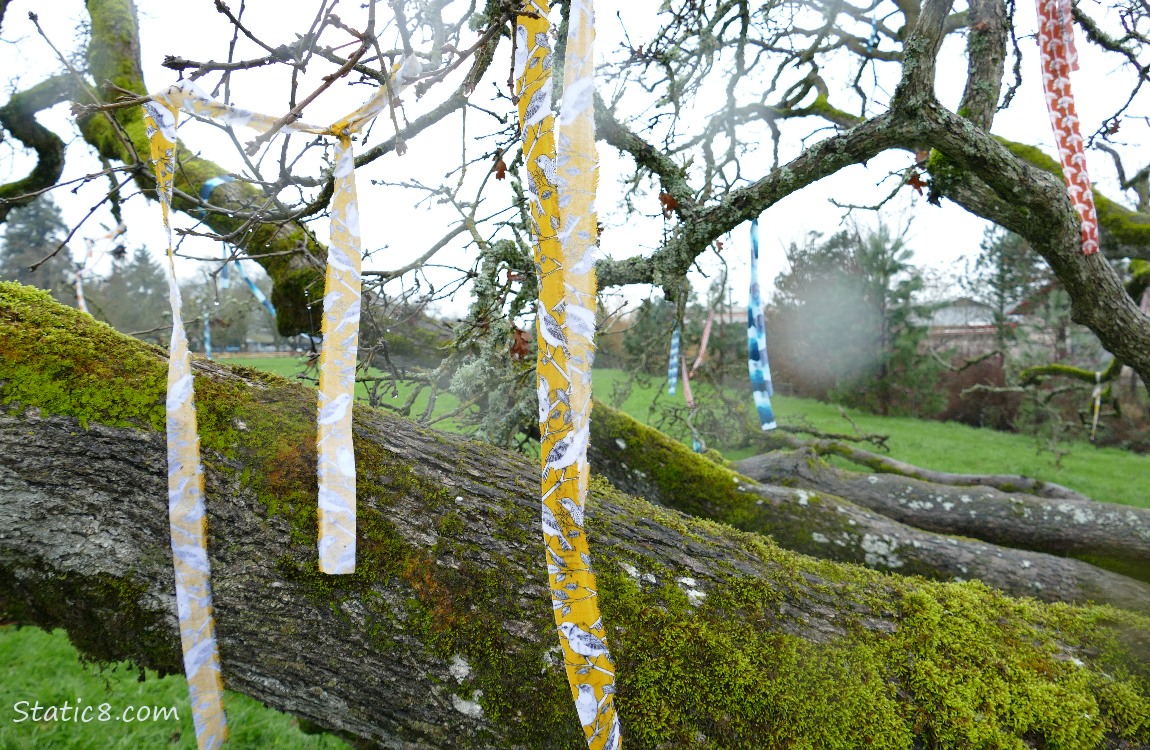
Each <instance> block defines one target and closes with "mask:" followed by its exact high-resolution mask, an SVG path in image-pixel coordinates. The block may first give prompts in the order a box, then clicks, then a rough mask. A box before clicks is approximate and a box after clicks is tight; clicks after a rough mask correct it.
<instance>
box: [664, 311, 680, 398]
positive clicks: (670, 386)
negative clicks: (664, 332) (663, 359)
mask: <svg viewBox="0 0 1150 750" xmlns="http://www.w3.org/2000/svg"><path fill="white" fill-rule="evenodd" d="M678 383H679V326H675V332H674V333H672V334H671V357H670V359H669V360H668V361H667V393H668V394H669V395H671V396H674V395H675V386H677V385H678Z"/></svg>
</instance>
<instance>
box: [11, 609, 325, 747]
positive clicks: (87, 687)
mask: <svg viewBox="0 0 1150 750" xmlns="http://www.w3.org/2000/svg"><path fill="white" fill-rule="evenodd" d="M0 673H2V674H3V675H4V679H3V680H0V750H54V749H55V748H70V749H71V748H77V749H80V748H83V749H88V748H90V749H91V750H120V749H122V750H152V749H153V748H186V749H188V750H195V747H196V735H195V731H194V730H193V729H192V714H191V710H190V709H189V707H188V687H187V682H186V681H185V680H184V678H183V677H181V676H178V675H171V676H168V677H164V678H162V679H161V678H159V677H157V676H156V674H155V673H148V674H147V676H146V679H145V680H144V681H143V682H140V681H139V672H138V671H136V670H134V669H131V668H130V667H129V666H128V665H127V664H121V665H117V666H115V667H108V666H102V667H101V666H94V665H86V666H82V665H81V664H80V663H79V656H78V654H77V653H76V650H75V649H74V648H72V644H71V643H70V642H69V641H68V637H67V636H66V635H65V634H64V632H63V631H60V630H58V631H56V632H54V633H46V632H44V631H43V630H40V629H38V628H20V629H17V628H15V627H11V626H9V627H0ZM24 701H27V704H25V703H24ZM37 701H38V702H39V703H40V705H41V706H42V707H47V706H57V707H59V708H58V709H57V719H59V718H60V709H61V708H62V707H63V706H64V703H65V701H66V702H67V703H68V704H69V705H70V706H73V707H75V706H91V707H93V710H92V711H91V712H90V714H89V718H91V719H92V721H89V722H87V723H85V722H83V721H61V720H57V721H33V720H32V716H31V711H32V707H33V704H35V703H36V702H37ZM101 704H108V708H109V711H108V716H110V717H111V718H112V720H109V721H99V720H98V718H99V707H100V705H101ZM225 705H226V710H227V712H228V723H229V725H230V728H231V741H230V742H229V743H228V747H229V748H236V750H239V749H240V748H250V749H251V750H264V749H265V748H276V749H277V750H280V749H283V750H336V749H337V748H346V747H347V745H346V744H345V743H344V742H343V741H342V740H339V739H337V738H335V737H333V736H331V735H307V734H304V733H303V732H301V731H300V730H299V728H298V726H296V721H295V719H293V718H292V717H290V716H288V715H287V714H282V713H280V712H278V711H273V710H272V709H270V708H267V707H265V706H263V705H262V704H260V703H259V702H257V701H254V700H252V699H251V698H248V697H246V696H243V695H239V694H236V693H228V694H227V697H226V698H225ZM129 706H131V707H132V709H131V711H130V712H127V713H128V715H129V717H130V718H136V717H141V716H143V715H145V713H148V714H150V713H152V707H155V708H160V709H164V710H165V713H164V714H162V715H161V716H162V718H160V719H158V720H148V721H132V722H124V721H117V720H115V719H116V718H118V717H120V716H121V715H122V714H124V713H125V709H127V708H128V707H129ZM144 707H147V708H148V710H147V712H145V711H144V710H143V708H144ZM173 708H174V709H175V714H176V716H178V717H179V718H178V720H177V719H176V718H174V717H172V716H171V714H170V713H168V712H167V709H173ZM40 715H41V716H42V715H43V714H42V713H41V714H40ZM69 718H71V714H69ZM21 719H23V721H21Z"/></svg>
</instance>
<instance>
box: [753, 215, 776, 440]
mask: <svg viewBox="0 0 1150 750" xmlns="http://www.w3.org/2000/svg"><path fill="white" fill-rule="evenodd" d="M747 368H748V369H749V370H750V373H751V393H752V395H753V396H754V399H755V408H756V409H758V411H759V422H760V424H761V425H762V428H763V429H764V430H773V429H775V427H777V426H778V425H776V424H775V411H774V409H772V408H771V394H772V393H774V387H773V386H772V385H771V365H770V362H768V361H767V325H766V322H765V321H764V320H763V301H762V297H761V296H760V294H759V220H758V219H751V299H750V301H749V302H748V303H747Z"/></svg>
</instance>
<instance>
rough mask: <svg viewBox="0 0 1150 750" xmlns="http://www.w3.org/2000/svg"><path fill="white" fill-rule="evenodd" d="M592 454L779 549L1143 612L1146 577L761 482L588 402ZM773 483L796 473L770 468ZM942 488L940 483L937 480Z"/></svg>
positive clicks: (1148, 588) (657, 492)
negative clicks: (766, 538) (776, 473)
mask: <svg viewBox="0 0 1150 750" xmlns="http://www.w3.org/2000/svg"><path fill="white" fill-rule="evenodd" d="M590 455H591V464H592V465H593V466H594V467H595V471H597V472H599V473H600V474H602V475H603V476H604V477H605V478H607V479H608V480H609V481H610V482H611V483H612V484H613V485H614V486H616V487H618V488H619V489H621V490H623V491H624V492H629V493H631V494H634V495H638V496H640V497H643V498H645V499H647V500H650V501H651V502H655V503H659V504H660V505H664V506H666V507H668V508H673V509H675V510H678V511H681V512H684V513H688V514H690V515H693V516H697V517H700V518H710V519H712V520H715V521H720V522H722V523H727V524H730V525H731V526H734V527H735V528H737V529H741V530H743V531H753V532H758V533H762V534H768V535H770V537H771V538H772V539H774V540H775V541H776V542H777V543H778V544H780V545H782V546H783V547H785V548H786V549H790V550H795V551H798V552H802V553H804V554H807V555H812V556H814V557H821V558H824V559H828V560H834V561H837V562H848V563H857V564H859V565H865V566H867V567H868V568H873V569H875V570H883V571H890V572H898V573H903V574H914V575H921V576H926V577H927V578H933V579H935V580H942V581H950V580H959V581H962V580H970V579H975V578H977V579H978V580H980V581H982V582H983V583H986V584H988V585H990V586H994V587H995V588H998V589H1001V590H1003V591H1005V592H1007V593H1010V594H1013V595H1015V596H1033V597H1036V598H1039V599H1042V600H1044V601H1048V602H1098V603H1105V604H1113V605H1116V606H1120V607H1126V608H1128V609H1133V610H1136V611H1140V612H1150V585H1148V584H1146V583H1143V582H1141V581H1136V580H1133V579H1131V578H1128V577H1127V576H1124V575H1119V574H1117V573H1114V572H1111V571H1108V570H1102V569H1100V568H1097V567H1095V566H1093V565H1090V564H1088V563H1086V562H1083V561H1081V560H1075V559H1068V558H1064V557H1057V556H1054V555H1049V554H1042V553H1037V552H1028V551H1023V550H1018V549H1012V548H1010V547H1001V546H997V545H994V544H987V543H985V542H979V541H976V540H973V539H965V538H961V537H957V536H949V535H944V534H939V533H934V532H932V531H924V530H922V529H918V528H913V527H912V526H908V525H906V524H904V523H900V522H898V521H897V520H893V519H891V518H888V517H887V516H885V515H882V514H880V513H876V512H873V511H871V510H867V509H866V508H863V507H860V506H859V505H856V504H854V503H853V502H848V500H844V499H842V498H848V499H849V500H853V496H852V495H850V494H849V493H837V494H838V495H839V496H836V494H831V493H829V492H819V493H817V494H816V493H814V492H809V491H807V490H804V489H791V488H789V487H783V486H764V485H761V484H757V483H756V482H754V481H752V480H751V479H748V477H747V476H743V475H740V474H737V473H735V472H734V471H731V470H729V469H727V468H725V467H723V466H721V465H719V464H717V463H714V462H712V461H710V460H708V459H706V458H704V457H702V456H699V455H698V454H695V453H692V452H691V451H690V450H689V449H688V448H687V447H686V446H684V445H682V444H680V443H678V442H676V441H674V440H671V439H670V438H668V437H666V436H664V435H662V434H660V433H658V432H656V431H654V430H652V429H650V428H648V427H644V426H643V425H641V424H639V423H638V422H637V421H635V420H634V419H632V418H631V417H629V416H627V415H625V414H622V413H620V412H617V411H614V410H611V409H609V408H608V407H604V406H603V405H602V404H596V405H595V413H594V418H593V419H592V420H591V449H590ZM773 479H774V480H775V481H776V484H781V483H784V482H785V483H787V484H790V485H793V484H794V483H796V482H798V483H800V484H801V480H800V479H799V478H798V477H797V476H796V477H794V478H793V479H792V478H788V477H786V476H782V475H781V473H780V476H777V477H773ZM940 489H945V488H940Z"/></svg>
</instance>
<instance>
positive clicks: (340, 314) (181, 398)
mask: <svg viewBox="0 0 1150 750" xmlns="http://www.w3.org/2000/svg"><path fill="white" fill-rule="evenodd" d="M419 69H420V65H419V61H418V60H417V59H416V58H415V57H409V58H407V59H406V60H404V61H403V63H402V65H397V66H396V68H395V70H394V71H393V73H392V78H391V82H390V85H389V86H384V87H380V88H379V89H378V90H377V91H376V93H375V95H374V96H372V98H371V99H370V100H368V102H367V103H365V104H364V105H363V106H361V107H360V108H358V109H357V110H355V111H354V112H352V113H351V114H349V115H347V116H346V117H344V118H342V119H340V120H338V121H337V122H336V123H335V124H334V125H331V126H330V127H318V126H314V125H307V124H305V123H302V122H293V123H289V124H287V125H285V126H283V130H287V131H294V132H304V133H314V134H318V135H328V136H332V137H334V138H335V139H336V147H335V166H334V169H333V178H334V180H335V191H334V195H333V197H332V205H331V244H330V246H329V248H328V266H327V276H326V281H325V284H326V286H325V292H324V316H323V349H322V351H321V353H320V388H319V406H318V412H319V416H318V433H317V437H316V441H317V444H316V448H317V453H318V476H319V532H318V547H319V568H320V571H321V572H323V573H328V574H348V573H353V572H355V452H354V447H353V443H352V432H351V418H352V402H353V399H354V388H355V366H356V358H357V356H358V347H359V314H360V262H361V254H360V230H359V207H358V204H357V201H356V192H355V157H354V153H353V151H352V147H351V137H352V135H353V134H355V133H356V132H358V131H359V130H361V129H362V128H363V127H364V126H365V125H366V124H367V123H369V122H371V121H372V120H373V119H374V118H375V117H376V116H377V115H378V114H379V113H381V112H383V111H384V110H385V109H386V108H387V107H388V106H390V101H391V98H392V97H394V96H397V95H398V94H399V93H400V92H401V91H402V90H403V88H404V87H405V86H406V85H407V84H408V83H410V82H411V81H412V80H413V79H414V78H415V76H417V75H418V74H419ZM152 100H153V101H151V102H148V103H147V104H145V105H144V109H145V122H146V124H147V129H148V139H149V142H150V145H151V154H152V159H153V162H154V167H155V172H156V182H157V192H158V193H159V196H160V205H161V208H162V212H163V218H164V227H165V230H166V231H167V233H168V259H169V269H168V270H169V274H168V288H169V301H170V304H171V307H172V323H173V326H172V344H171V349H170V354H169V364H168V402H167V434H168V496H169V499H168V508H169V522H170V525H171V534H172V553H173V557H174V560H175V570H176V601H177V604H178V609H179V619H180V633H181V640H182V645H183V652H184V669H185V672H186V674H187V678H188V685H189V691H190V695H191V701H192V714H193V721H194V724H195V728H196V738H197V743H198V746H199V748H200V750H207V749H209V748H217V747H219V746H220V745H222V744H223V742H224V741H225V740H226V738H227V722H226V719H225V716H224V710H223V684H222V680H221V678H220V660H219V653H218V648H217V645H216V640H215V624H214V621H213V618H212V603H211V588H210V571H209V567H208V555H207V537H206V514H205V508H204V492H203V471H202V468H201V465H200V456H199V433H198V431H197V427H196V412H195V403H194V395H193V389H192V374H191V366H190V357H189V354H188V347H187V338H186V335H185V332H184V325H183V321H182V319H181V317H180V290H179V286H178V284H177V283H176V278H175V267H174V261H173V254H172V241H171V220H170V214H171V205H172V189H173V184H174V175H175V169H176V164H175V154H176V125H177V123H178V119H179V112H180V110H183V111H185V112H187V113H189V114H191V115H193V116H195V117H200V118H205V119H212V120H216V121H217V122H222V123H225V124H228V125H233V126H244V127H249V128H253V129H255V130H257V131H260V132H267V131H268V130H271V129H272V128H274V127H276V126H277V125H278V120H279V118H275V117H270V116H268V115H262V114H258V113H255V112H251V111H248V110H244V109H239V108H237V107H233V106H231V105H227V104H223V103H221V102H218V101H215V100H213V99H212V98H211V97H209V96H208V95H207V94H205V93H204V92H202V91H200V90H199V89H198V88H197V87H196V86H195V84H193V83H192V82H191V81H181V82H180V83H178V84H176V85H174V86H172V87H170V88H168V89H167V90H166V91H164V92H162V93H159V94H156V95H154V96H153V97H152Z"/></svg>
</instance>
